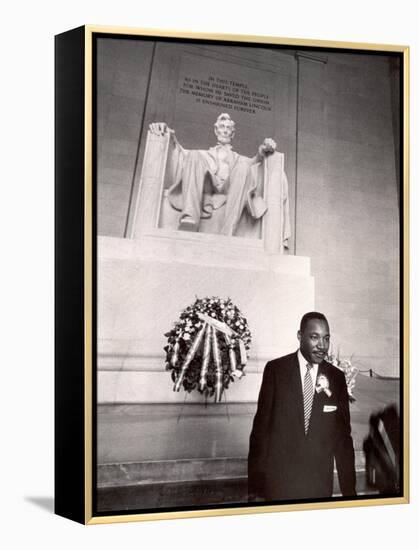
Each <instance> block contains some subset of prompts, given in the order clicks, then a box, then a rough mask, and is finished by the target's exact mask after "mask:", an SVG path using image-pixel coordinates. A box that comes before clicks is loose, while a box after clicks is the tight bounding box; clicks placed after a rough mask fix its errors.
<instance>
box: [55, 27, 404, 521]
mask: <svg viewBox="0 0 419 550" xmlns="http://www.w3.org/2000/svg"><path fill="white" fill-rule="evenodd" d="M111 39H118V40H120V41H124V40H125V41H135V40H143V41H145V42H147V43H149V42H154V43H157V44H159V43H164V44H169V47H170V43H171V42H174V43H177V44H181V45H182V44H188V45H189V46H190V45H194V44H200V45H203V46H204V47H205V46H208V45H210V46H214V45H215V46H217V45H219V46H222V47H223V48H225V49H226V50H228V49H229V48H233V49H235V54H234V55H238V54H237V49H238V48H240V47H246V48H248V49H249V50H252V48H254V49H257V48H262V49H273V50H275V49H278V48H285V49H287V51H288V54H287V55H289V56H290V60H291V59H292V60H293V61H292V63H294V62H295V63H297V61H295V59H296V52H297V53H298V54H299V55H301V56H302V57H305V58H310V57H311V58H313V56H314V57H316V56H317V59H314V62H315V63H318V62H319V59H320V63H321V62H322V60H321V56H322V54H323V55H326V54H330V53H333V54H334V53H339V54H340V55H343V56H345V55H347V56H356V55H368V56H370V57H371V58H373V57H374V56H378V57H380V56H383V55H386V56H388V57H391V56H393V57H394V59H397V60H398V61H397V62H398V63H399V66H398V73H397V75H398V76H396V77H395V82H396V85H397V86H399V90H400V95H399V103H398V104H399V110H398V113H397V109H396V111H393V117H396V120H394V118H393V126H392V128H393V134H394V135H395V136H396V138H394V142H393V145H394V148H395V149H396V150H397V151H396V155H397V154H398V158H399V163H397V159H396V161H395V163H396V165H398V167H397V168H396V171H397V170H399V176H398V177H399V191H398V193H399V194H398V197H399V205H398V209H399V221H398V222H397V225H398V228H399V231H400V240H399V249H398V263H399V272H398V273H399V275H402V277H400V280H399V284H400V293H399V296H398V302H399V303H398V306H399V307H398V310H397V320H398V323H399V327H400V331H399V334H398V336H395V337H394V338H395V339H396V340H398V347H399V352H400V353H399V357H400V367H399V384H400V387H399V405H400V418H401V433H400V437H401V442H402V445H401V451H400V457H401V458H400V462H399V464H398V465H397V467H398V468H399V470H400V471H401V473H402V477H401V479H402V483H401V486H400V487H399V490H398V492H397V494H395V495H380V494H373V495H370V496H369V497H368V496H358V497H354V498H352V499H350V498H346V499H345V498H341V499H339V498H334V499H330V498H329V499H318V500H309V501H305V500H301V501H299V502H285V503H280V502H275V503H272V502H265V503H262V504H261V503H254V502H248V503H247V502H244V501H240V502H237V503H234V502H233V503H227V504H223V503H221V504H220V505H216V504H213V503H210V504H205V503H204V504H202V503H199V504H198V505H197V504H195V503H194V502H191V503H190V504H189V505H185V504H183V505H182V504H181V505H177V506H176V505H173V504H171V505H169V506H165V505H164V503H163V505H161V509H160V508H159V507H155V508H154V509H145V510H141V509H137V511H135V509H132V508H131V509H127V508H125V509H124V508H118V506H117V507H116V508H115V509H114V510H112V509H108V510H107V511H101V512H98V510H97V509H95V502H96V505H97V501H95V498H96V497H95V494H96V491H97V471H96V470H97V466H98V456H97V455H98V450H97V422H98V420H97V410H96V408H97V402H98V368H97V354H98V343H97V342H98V341H97V338H98V314H97V301H98V300H99V299H100V298H98V296H97V277H98V274H99V270H100V267H99V266H98V263H97V255H98V254H99V248H100V245H99V244H98V242H97V236H98V232H97V227H98V201H99V200H101V199H100V197H99V198H98V186H99V183H98V157H97V154H98V153H97V151H98V143H99V142H100V136H99V131H98V126H97V118H98V93H99V92H100V90H99V92H98V86H100V84H98V77H97V74H98V73H97V71H98V50H97V41H98V40H102V41H106V40H111ZM260 51H262V50H260ZM275 51H277V50H275ZM153 55H154V54H153ZM113 62H114V60H113V61H112V60H111V61H110V62H109V66H112V63H113ZM153 62H155V58H153V57H151V61H150V67H152V64H153ZM221 62H222V61H221V60H219V61H218V63H221ZM261 63H262V62H261ZM112 70H114V67H113V69H112ZM151 70H152V69H150V74H151ZM173 70H174V71H175V69H173ZM176 70H178V71H179V70H180V69H179V67H177V69H176ZM179 74H180V73H179V72H178V73H176V74H175V76H174V77H173V78H174V80H173V81H176V82H178V81H180V80H179V79H180V76H179ZM255 74H256V73H255ZM357 74H358V73H356V71H354V75H355V76H354V78H355V79H356V78H357V77H356V75H357ZM121 78H122V77H121ZM150 78H151V77H150ZM176 79H177V80H176ZM378 82H379V80H377V83H378ZM377 85H378V84H377ZM389 86H391V83H389ZM294 92H295V90H294ZM145 93H146V94H148V93H149V90H148V89H147V90H146V91H145ZM273 93H275V90H274V92H273ZM296 93H297V96H295V94H294V96H293V98H292V101H294V102H298V97H299V96H298V94H299V93H301V89H300V90H297V92H296ZM362 93H365V90H363V91H362ZM110 94H112V92H110ZM290 95H291V94H290ZM287 100H289V99H287ZM145 101H146V100H145ZM173 101H177V102H178V103H177V105H180V107H179V111H180V110H181V109H186V107H185V106H184V104H183V103H182V102H181V99H179V98H178V97H177V98H175V99H174V100H173ZM182 101H183V100H182ZM284 101H285V100H284ZM289 101H291V100H289ZM145 109H146V107H144V113H145ZM153 109H154V111H153ZM153 109H150V116H151V114H153V116H156V117H157V118H159V115H160V113H159V112H158V111H157V112H156V109H155V108H154V107H153ZM213 110H214V109H213ZM163 111H164V109H163ZM166 112H167V110H166ZM144 113H143V120H142V125H143V126H144V124H145V122H144V121H145V120H147V122H150V120H149V119H148V118H147V116H144ZM263 116H265V115H263ZM261 117H262V114H261ZM338 119H339V115H337V120H338ZM261 120H262V119H261ZM266 120H267V119H266V117H265V118H263V123H264V121H266ZM127 124H128V122H127ZM261 124H262V123H261ZM144 136H145V132H143V134H141V133H140V137H139V141H141V140H142V144H139V145H138V149H137V152H136V154H137V158H136V165H135V167H134V169H133V170H134V175H133V179H132V182H131V183H130V185H131V186H132V187H131V196H130V199H129V200H130V205H129V208H130V210H131V213H128V214H127V221H126V226H127V227H129V225H130V224H131V227H132V224H133V223H134V222H133V221H132V220H133V215H132V211H133V206H132V205H133V204H134V202H135V201H134V199H133V196H132V190H133V189H134V192H136V191H135V189H137V191H138V180H139V177H140V176H139V175H138V171H139V170H140V169H141V161H142V160H143V156H144V147H145V137H144ZM397 136H398V137H399V140H397ZM260 137H262V136H260ZM289 139H290V140H291V139H295V140H296V141H295V143H297V138H291V137H290V138H289ZM290 142H291V141H290ZM141 147H142V149H141ZM111 154H112V153H111ZM95 155H96V156H95ZM134 156H135V155H134ZM298 167H299V164H298V158H297V155H295V158H294V167H293V170H294V171H297V170H298ZM135 173H137V175H135ZM295 181H296V180H295ZM135 186H137V187H135ZM294 192H295V196H296V194H297V192H296V191H294ZM138 193H139V192H138ZM293 215H294V216H295V217H296V213H295V212H294V214H293ZM294 223H295V220H294ZM125 229H126V228H125ZM349 231H350V230H349ZM126 236H127V233H126V232H125V237H126ZM295 240H296V239H295ZM293 246H294V253H295V250H296V248H295V246H296V244H295V241H293ZM396 271H397V270H396ZM396 271H395V273H396ZM408 304H409V48H408V46H400V45H399V46H396V45H383V44H361V43H350V42H334V41H322V40H304V39H301V40H300V39H287V38H277V37H258V36H243V35H225V34H197V33H189V32H179V31H160V30H150V29H132V28H124V27H105V26H94V25H87V26H84V27H80V28H78V29H75V30H72V31H68V32H66V33H63V34H60V35H58V36H57V37H56V363H55V364H56V367H55V369H56V370H55V373H56V374H55V376H56V385H55V389H56V392H55V400H56V455H55V456H56V492H55V502H56V513H57V514H59V515H62V516H64V517H68V518H70V519H73V520H75V521H78V522H80V523H84V524H89V525H91V524H102V523H114V522H128V521H129V522H131V521H143V520H158V519H175V518H189V517H200V516H217V515H231V514H255V513H266V512H278V511H295V510H309V509H327V508H332V507H348V506H370V505H374V506H377V505H384V504H402V503H408V502H409V337H408V335H409V306H408ZM186 305H187V304H186V303H185V306H186ZM393 317H395V314H394V313H393ZM396 324H397V323H396ZM393 325H394V323H393ZM393 325H392V326H393ZM394 326H395V325H394ZM295 330H297V327H295ZM290 351H291V350H290ZM163 370H164V369H163ZM258 374H259V373H258ZM260 374H261V373H260ZM167 380H168V386H170V380H169V375H168V374H167ZM120 402H121V403H123V401H120ZM371 412H374V411H371ZM365 435H367V433H366V434H365Z"/></svg>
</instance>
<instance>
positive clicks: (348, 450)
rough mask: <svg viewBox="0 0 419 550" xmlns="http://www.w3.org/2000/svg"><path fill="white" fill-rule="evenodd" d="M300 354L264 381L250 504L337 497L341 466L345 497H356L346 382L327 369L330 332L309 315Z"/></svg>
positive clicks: (253, 443) (318, 316)
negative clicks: (335, 474) (336, 481)
mask: <svg viewBox="0 0 419 550" xmlns="http://www.w3.org/2000/svg"><path fill="white" fill-rule="evenodd" d="M297 337H298V340H299V341H300V349H299V350H298V351H297V352H296V353H292V354H290V355H287V356H285V357H281V358H279V359H274V360H273V361H270V362H269V363H268V364H267V365H266V367H265V371H264V373H263V380H262V386H261V389H260V393H259V400H258V408H257V412H256V415H255V418H254V422H253V429H252V433H251V435H250V448H249V464H248V479H249V500H252V501H258V500H268V501H274V500H301V499H304V500H310V499H316V498H327V497H331V496H332V492H333V465H334V460H335V461H336V468H337V472H338V477H339V484H340V488H341V492H342V495H343V496H355V495H356V491H355V464H354V463H355V460H354V448H353V442H352V437H351V426H350V415H349V399H348V392H347V386H346V381H345V376H344V374H343V372H342V371H341V370H339V369H338V368H336V367H334V366H333V365H331V364H330V363H327V362H326V361H325V357H326V355H327V351H328V349H329V339H330V334H329V324H328V322H327V319H326V317H325V316H324V315H323V314H322V313H317V312H310V313H306V314H305V315H304V316H303V318H302V319H301V324H300V330H299V331H298V333H297Z"/></svg>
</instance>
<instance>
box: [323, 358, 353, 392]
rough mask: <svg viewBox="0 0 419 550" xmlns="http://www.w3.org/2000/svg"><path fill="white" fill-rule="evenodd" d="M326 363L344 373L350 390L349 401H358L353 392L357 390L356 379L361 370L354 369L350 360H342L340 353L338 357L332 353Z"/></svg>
mask: <svg viewBox="0 0 419 550" xmlns="http://www.w3.org/2000/svg"><path fill="white" fill-rule="evenodd" d="M351 359H352V358H351ZM326 361H328V362H329V363H331V364H332V365H334V366H335V367H337V368H338V369H340V370H341V371H342V372H343V373H344V375H345V379H346V386H347V388H348V396H349V401H350V402H351V403H353V402H354V401H356V399H355V397H354V394H353V391H354V389H355V378H356V375H357V374H358V372H359V369H357V368H356V367H354V366H353V365H352V362H351V361H350V360H349V359H341V358H340V357H339V353H337V354H336V355H335V354H333V352H332V353H330V354H329V355H328V356H327V357H326Z"/></svg>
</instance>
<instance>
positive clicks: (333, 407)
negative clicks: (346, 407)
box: [323, 405, 337, 413]
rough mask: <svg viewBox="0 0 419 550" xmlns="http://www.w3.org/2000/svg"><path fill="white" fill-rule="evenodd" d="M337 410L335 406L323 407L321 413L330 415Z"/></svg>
mask: <svg viewBox="0 0 419 550" xmlns="http://www.w3.org/2000/svg"><path fill="white" fill-rule="evenodd" d="M336 409H337V407H336V406H335V405H325V406H324V407H323V412H325V413H330V412H333V411H335V410H336Z"/></svg>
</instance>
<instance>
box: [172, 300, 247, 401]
mask: <svg viewBox="0 0 419 550" xmlns="http://www.w3.org/2000/svg"><path fill="white" fill-rule="evenodd" d="M165 336H166V337H167V345H166V346H165V347H164V351H165V352H166V370H170V371H171V376H172V380H173V382H174V384H175V385H174V387H173V391H179V390H180V388H181V387H182V386H183V388H184V390H185V391H187V392H191V391H193V390H197V391H199V392H200V393H201V394H204V395H205V396H206V397H212V396H215V401H216V402H217V401H220V400H221V396H222V393H223V391H224V390H226V389H227V388H228V386H229V384H230V382H234V379H235V378H239V379H240V378H241V377H242V376H243V374H244V372H243V369H244V367H245V365H246V362H247V351H248V350H249V349H250V343H251V339H252V336H251V333H250V330H249V327H248V324H247V320H246V318H245V317H244V316H243V314H242V313H241V311H240V310H239V308H238V307H237V306H235V305H234V304H233V302H232V301H231V300H230V298H227V299H222V298H218V297H216V296H212V297H206V298H197V299H196V300H195V302H194V303H193V304H192V305H191V306H188V307H187V308H186V309H184V310H183V311H182V313H181V314H180V317H179V320H178V321H176V322H175V324H174V327H173V328H172V330H171V331H170V332H167V333H166V334H165Z"/></svg>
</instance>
